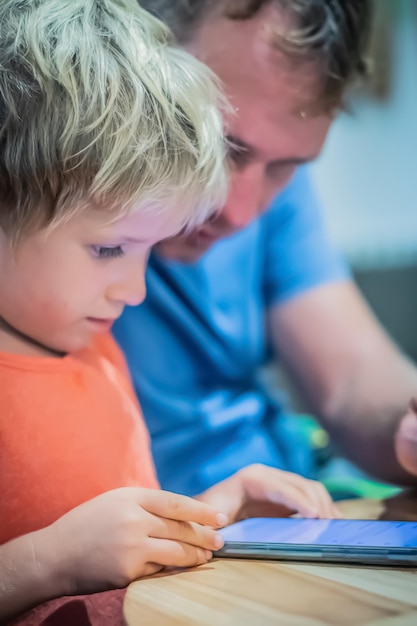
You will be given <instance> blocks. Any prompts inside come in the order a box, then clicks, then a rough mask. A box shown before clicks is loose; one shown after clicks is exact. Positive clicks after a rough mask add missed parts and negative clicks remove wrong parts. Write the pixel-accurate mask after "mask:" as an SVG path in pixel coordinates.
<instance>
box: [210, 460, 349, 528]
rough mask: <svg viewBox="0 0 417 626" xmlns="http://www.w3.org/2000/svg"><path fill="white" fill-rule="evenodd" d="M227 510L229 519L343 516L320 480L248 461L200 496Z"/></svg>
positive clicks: (220, 508)
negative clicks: (237, 470)
mask: <svg viewBox="0 0 417 626" xmlns="http://www.w3.org/2000/svg"><path fill="white" fill-rule="evenodd" d="M198 499H199V500H202V501H204V502H207V503H208V504H211V505H212V506H214V507H215V508H217V509H218V510H222V511H225V512H226V513H227V514H228V516H229V520H230V523H232V522H237V521H239V520H240V519H244V518H245V517H287V516H288V515H292V514H293V513H300V514H301V515H302V516H303V517H322V518H334V517H340V513H339V511H338V510H337V508H336V506H335V505H334V503H333V502H332V499H331V498H330V495H329V494H328V492H327V491H326V489H325V488H324V487H323V485H322V484H321V483H318V482H316V481H313V480H307V479H306V478H303V477H302V476H299V475H298V474H292V473H290V472H284V471H282V470H278V469H275V468H272V467H267V466H266V465H249V466H248V467H245V468H244V469H242V470H240V471H239V472H237V473H236V474H234V475H233V476H231V477H230V478H228V479H226V480H224V481H222V482H221V483H218V484H217V485H214V487H211V489H208V490H207V491H205V492H204V493H203V494H201V495H200V496H199V497H198Z"/></svg>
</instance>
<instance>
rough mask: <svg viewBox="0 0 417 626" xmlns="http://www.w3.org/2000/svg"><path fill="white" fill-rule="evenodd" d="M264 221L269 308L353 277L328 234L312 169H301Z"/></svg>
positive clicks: (265, 272) (265, 285) (266, 289)
mask: <svg viewBox="0 0 417 626" xmlns="http://www.w3.org/2000/svg"><path fill="white" fill-rule="evenodd" d="M262 219H263V223H262V228H263V235H264V239H263V241H264V246H265V255H264V259H265V268H264V277H265V280H264V296H265V302H266V305H267V306H273V305H275V304H279V303H281V302H284V301H286V300H289V299H290V298H293V297H294V296H296V295H298V294H300V293H302V292H304V291H307V290H308V289H311V288H313V287H315V286H318V285H320V284H324V283H328V282H333V281H335V282H336V281H341V280H346V279H348V278H349V277H350V273H349V269H348V267H347V265H346V263H345V262H344V260H343V259H342V257H341V255H340V254H339V253H338V252H337V250H336V248H335V246H334V245H333V243H332V242H331V240H330V238H329V236H328V234H327V232H326V229H325V226H324V223H323V219H322V217H321V215H320V209H319V206H318V203H317V199H316V197H315V194H314V190H313V188H312V185H311V182H310V180H309V175H308V168H306V167H302V168H299V170H298V171H297V173H296V174H295V176H294V178H293V179H292V181H291V183H290V184H289V185H288V187H287V188H286V190H285V191H284V192H283V193H281V194H280V195H279V196H278V197H277V198H276V199H275V200H274V201H273V203H272V205H271V207H270V208H269V209H268V211H267V212H266V213H265V215H264V217H263V218H262Z"/></svg>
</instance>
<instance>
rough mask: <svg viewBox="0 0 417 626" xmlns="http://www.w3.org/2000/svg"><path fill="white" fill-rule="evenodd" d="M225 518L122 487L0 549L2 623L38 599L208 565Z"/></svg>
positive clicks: (201, 506)
mask: <svg viewBox="0 0 417 626" xmlns="http://www.w3.org/2000/svg"><path fill="white" fill-rule="evenodd" d="M226 523H227V517H226V516H225V515H223V514H220V513H217V512H216V510H215V509H213V508H212V507H211V506H209V505H208V504H205V503H203V502H198V501H196V500H192V499H191V498H187V497H185V496H180V495H177V494H172V493H168V492H165V491H157V490H151V489H135V488H124V489H116V490H114V491H109V492H107V493H105V494H102V495H101V496H98V497H97V498H94V499H93V500H90V501H89V502H86V503H85V504H82V505H80V506H78V507H77V508H75V509H73V510H72V511H70V512H69V513H67V514H66V515H64V516H63V517H61V518H60V519H59V520H57V521H56V522H55V523H54V524H51V525H50V526H48V527H47V528H44V529H42V530H39V531H36V532H33V533H30V534H27V535H25V536H22V537H19V538H17V539H15V540H13V541H10V542H8V543H6V544H4V545H3V546H0V622H2V621H3V620H5V619H7V618H10V617H12V616H13V615H16V614H18V613H21V612H23V611H25V610H26V609H28V608H30V607H32V606H33V605H35V604H39V603H40V602H43V601H46V600H49V599H52V598H55V597H58V596H62V595H74V594H79V593H88V592H97V591H103V590H105V589H111V588H118V587H124V586H126V585H127V584H128V583H130V582H131V581H132V580H134V579H136V578H140V577H141V576H147V575H149V574H153V573H155V572H157V571H158V570H160V569H162V568H163V567H164V566H170V565H172V566H176V567H191V566H195V565H199V564H201V563H205V562H207V560H208V559H209V558H211V551H212V550H215V549H218V548H219V547H220V546H221V545H222V540H221V538H220V537H219V535H218V534H217V533H216V531H215V530H213V528H219V527H220V526H224V525H225V524H226Z"/></svg>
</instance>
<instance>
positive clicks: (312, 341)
mask: <svg viewBox="0 0 417 626" xmlns="http://www.w3.org/2000/svg"><path fill="white" fill-rule="evenodd" d="M269 323H270V332H271V336H272V340H273V345H274V347H275V349H276V350H277V353H279V354H280V355H281V357H282V359H283V361H284V362H285V363H286V364H287V366H288V368H289V370H290V372H291V373H292V374H293V375H294V377H295V379H296V381H297V382H298V384H299V385H300V387H301V389H302V390H303V391H304V393H305V394H306V397H307V399H308V400H309V401H310V402H311V404H312V408H313V409H314V410H315V411H316V414H317V417H318V418H319V419H320V420H321V421H322V424H323V426H324V427H325V428H326V429H327V430H328V431H329V433H330V435H331V436H332V437H333V439H334V441H335V442H336V444H337V445H338V446H339V448H340V449H341V450H342V451H343V452H344V453H345V454H346V456H348V457H349V458H350V459H351V460H353V461H354V462H356V463H357V464H358V465H360V466H361V467H362V468H363V469H365V470H366V471H368V472H370V473H371V474H373V475H375V476H377V477H379V478H380V479H383V480H387V481H391V482H397V483H400V484H412V483H414V484H415V483H416V482H417V478H416V477H415V476H414V477H412V476H411V475H410V474H408V473H407V472H406V471H405V470H404V469H403V468H402V467H401V466H400V465H399V463H398V461H397V459H396V456H395V451H394V437H395V433H396V431H397V428H398V425H399V422H400V420H401V418H402V417H403V415H404V414H405V412H406V409H407V405H408V402H409V400H410V398H411V396H413V395H415V394H416V393H417V370H416V368H415V367H414V366H413V365H412V364H411V363H410V362H409V361H408V360H407V359H406V358H405V357H404V356H403V355H402V354H401V353H400V352H399V351H398V349H397V348H396V347H395V345H394V344H393V343H392V341H391V340H390V339H389V338H388V337H387V335H386V334H385V333H384V331H383V330H382V328H381V326H380V325H379V323H378V322H377V320H376V318H375V317H374V315H373V314H372V313H371V311H370V310H369V308H368V306H367V305H366V303H365V302H364V300H363V298H362V297H361V295H360V293H359V291H358V290H357V288H356V287H355V285H354V284H353V283H351V282H349V281H346V282H343V283H333V284H328V285H324V286H320V287H317V288H314V289H312V290H311V291H308V292H306V293H304V294H303V295H301V296H298V297H296V298H294V299H293V300H290V301H288V302H286V303H283V304H280V305H278V306H276V307H274V308H272V309H271V312H270V318H269ZM416 466H417V444H416Z"/></svg>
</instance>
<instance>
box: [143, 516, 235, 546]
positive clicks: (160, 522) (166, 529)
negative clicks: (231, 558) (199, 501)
mask: <svg viewBox="0 0 417 626" xmlns="http://www.w3.org/2000/svg"><path fill="white" fill-rule="evenodd" d="M149 536H150V537H152V538H154V539H171V540H173V541H178V542H180V543H188V544H189V545H192V546H197V547H200V548H203V549H205V550H219V549H220V548H221V547H222V545H223V543H224V541H223V539H222V536H221V535H220V533H218V532H216V531H215V530H213V529H212V528H211V527H210V526H202V525H200V524H196V523H194V522H184V521H177V520H172V519H166V518H164V517H157V516H154V519H153V520H152V530H151V532H150V533H149Z"/></svg>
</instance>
